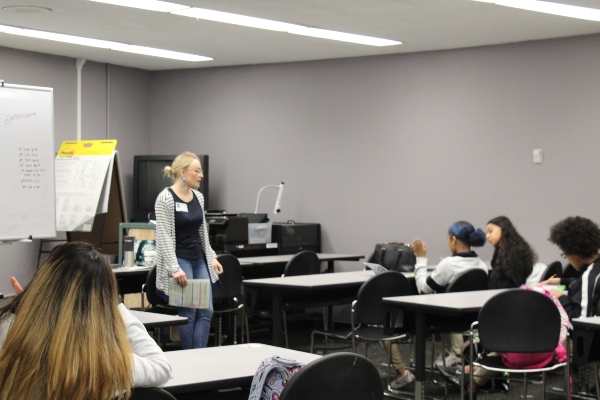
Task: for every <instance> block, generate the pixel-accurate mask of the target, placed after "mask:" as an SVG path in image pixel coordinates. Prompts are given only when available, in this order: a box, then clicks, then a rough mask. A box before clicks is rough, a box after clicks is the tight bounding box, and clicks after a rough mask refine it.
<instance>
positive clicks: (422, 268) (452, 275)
mask: <svg viewBox="0 0 600 400" xmlns="http://www.w3.org/2000/svg"><path fill="white" fill-rule="evenodd" d="M469 254H473V255H474V256H473V257H463V256H459V255H456V256H450V257H446V258H443V259H442V261H440V263H439V264H438V265H437V267H436V268H435V270H434V271H433V272H432V273H431V276H429V277H428V276H427V257H417V263H416V265H415V281H416V283H417V289H418V290H419V293H421V294H429V293H436V292H439V291H442V289H443V288H446V287H447V286H448V285H449V284H451V283H452V282H454V281H455V280H456V277H457V276H458V275H459V274H460V273H461V272H464V271H466V270H469V269H473V268H479V269H482V270H484V271H485V272H486V273H487V272H488V268H487V265H485V263H484V262H483V261H481V259H480V258H479V257H477V256H476V255H475V253H469Z"/></svg>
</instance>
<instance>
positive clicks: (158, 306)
mask: <svg viewBox="0 0 600 400" xmlns="http://www.w3.org/2000/svg"><path fill="white" fill-rule="evenodd" d="M144 293H145V294H146V296H144ZM141 297H142V311H146V312H153V313H157V314H167V315H177V314H178V313H179V311H178V310H177V308H175V307H172V306H170V305H169V304H168V303H167V302H166V301H165V300H163V298H162V297H160V296H158V295H157V294H156V266H154V267H152V269H151V270H150V272H149V273H148V276H147V277H146V283H145V284H143V285H142V292H141ZM144 297H146V298H147V299H148V303H150V306H149V307H146V304H145V299H144ZM155 333H156V335H155V339H156V342H157V343H158V344H159V346H162V347H164V344H165V342H166V340H164V338H163V335H162V329H161V328H156V332H155Z"/></svg>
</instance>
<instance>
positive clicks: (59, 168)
mask: <svg viewBox="0 0 600 400" xmlns="http://www.w3.org/2000/svg"><path fill="white" fill-rule="evenodd" d="M116 145H117V141H116V140H89V141H79V142H63V144H62V145H61V147H60V149H59V151H58V155H57V156H56V160H55V163H54V166H55V184H56V229H57V230H59V231H67V232H72V231H82V232H90V231H91V230H92V226H93V223H94V217H95V216H96V214H97V211H98V210H99V208H100V209H101V208H102V207H99V201H100V197H101V194H102V193H103V191H106V189H105V186H106V182H107V181H108V183H109V184H110V179H107V174H108V172H109V166H110V165H111V164H112V163H113V160H114V156H115V151H114V150H115V148H116ZM109 187H110V186H109Z"/></svg>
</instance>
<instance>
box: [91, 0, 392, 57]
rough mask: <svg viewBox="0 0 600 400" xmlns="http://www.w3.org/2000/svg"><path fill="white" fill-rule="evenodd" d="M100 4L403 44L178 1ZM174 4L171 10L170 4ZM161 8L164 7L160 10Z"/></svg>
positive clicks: (104, 0) (363, 41)
mask: <svg viewBox="0 0 600 400" xmlns="http://www.w3.org/2000/svg"><path fill="white" fill-rule="evenodd" d="M90 1H95V2H100V3H107V4H114V5H120V6H126V7H135V8H141V9H144V10H153V11H162V12H170V13H171V14H174V15H181V16H184V17H191V18H197V19H203V20H207V21H215V22H223V23H226V24H233V25H239V26H246V27H249V28H258V29H266V30H270V31H277V32H286V33H291V34H294V35H302V36H311V37H316V38H321V39H330V40H338V41H341V42H350V43H357V44H365V45H369V46H394V45H398V44H402V42H398V41H395V40H388V39H380V38H375V37H371V36H363V35H356V34H353V33H344V32H336V31H329V30H327V29H319V28H311V27H307V26H302V25H296V24H288V23H286V22H279V21H273V20H270V19H264V18H256V17H248V16H246V15H240V14H232V13H227V12H222V11H214V10H207V9H205V8H196V7H194V8H190V7H187V6H182V5H179V4H174V3H169V2H166V1H157V0H135V1H134V0H90ZM157 3H160V4H157ZM169 6H172V8H173V9H172V10H168V7H169ZM159 7H160V8H161V9H159Z"/></svg>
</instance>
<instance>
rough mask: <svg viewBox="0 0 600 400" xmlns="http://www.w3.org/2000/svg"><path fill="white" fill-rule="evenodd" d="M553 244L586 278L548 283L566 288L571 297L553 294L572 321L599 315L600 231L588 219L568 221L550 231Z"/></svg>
mask: <svg viewBox="0 0 600 400" xmlns="http://www.w3.org/2000/svg"><path fill="white" fill-rule="evenodd" d="M548 240H549V241H550V242H552V243H554V244H556V245H557V246H558V247H559V248H560V250H561V251H562V252H563V256H564V257H566V259H567V260H568V261H569V263H570V264H571V265H572V266H573V267H574V268H575V269H576V270H577V271H580V272H581V273H582V274H581V276H580V277H578V278H575V279H572V281H571V282H564V281H562V280H560V279H558V278H553V279H549V280H548V281H546V282H544V283H550V284H559V283H562V284H566V283H568V285H569V286H568V289H569V290H568V294H567V295H563V294H562V293H560V292H557V291H553V293H554V294H555V295H556V296H557V297H558V300H559V301H560V303H561V304H562V305H563V307H564V308H565V310H566V311H567V314H568V315H569V318H570V319H573V318H578V317H590V316H592V315H596V314H597V312H598V311H600V310H596V309H595V308H596V306H597V304H598V300H600V285H599V284H598V280H599V278H600V254H598V250H599V249H600V228H599V227H598V225H597V224H596V223H595V222H593V221H591V220H590V219H588V218H583V217H568V218H566V219H564V220H562V221H560V222H557V223H556V224H555V225H553V226H552V227H551V228H550V238H549V239H548Z"/></svg>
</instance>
